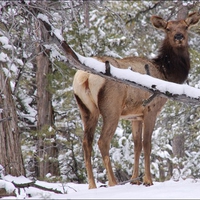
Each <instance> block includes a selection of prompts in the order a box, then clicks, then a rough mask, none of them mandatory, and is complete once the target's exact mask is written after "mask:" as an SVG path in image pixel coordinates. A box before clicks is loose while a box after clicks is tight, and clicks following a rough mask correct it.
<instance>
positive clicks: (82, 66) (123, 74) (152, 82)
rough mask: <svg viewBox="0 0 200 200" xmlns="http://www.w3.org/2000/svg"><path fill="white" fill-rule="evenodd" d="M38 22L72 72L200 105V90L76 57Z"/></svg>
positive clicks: (52, 31)
mask: <svg viewBox="0 0 200 200" xmlns="http://www.w3.org/2000/svg"><path fill="white" fill-rule="evenodd" d="M38 19H40V21H41V22H42V23H43V25H44V27H45V28H46V30H47V31H48V32H49V34H50V36H51V37H52V42H54V43H56V44H57V45H58V47H62V51H63V52H64V54H65V56H66V58H67V60H66V63H67V64H68V65H70V66H71V67H72V68H76V69H79V70H83V71H86V72H89V73H93V74H96V75H99V76H101V77H104V78H108V79H111V80H113V81H117V82H120V83H123V84H127V85H130V86H132V87H136V88H140V89H143V90H146V91H148V92H150V93H152V94H153V95H152V98H154V97H155V96H158V95H159V96H162V97H166V98H168V99H172V100H177V101H180V102H184V103H190V104H199V103H200V89H197V88H194V87H191V86H189V85H186V84H182V85H181V84H176V83H172V82H168V81H164V80H161V79H157V78H154V77H151V76H149V75H145V74H140V73H138V72H134V71H132V70H130V69H129V68H128V66H127V69H119V68H116V67H114V66H112V65H110V64H109V63H108V62H106V63H103V62H100V61H97V60H96V59H94V58H91V57H84V56H81V55H79V54H78V53H76V52H75V51H73V50H72V48H70V46H69V45H68V44H67V42H66V41H65V40H64V39H63V37H62V35H61V33H60V31H59V30H58V29H55V28H54V27H53V26H52V25H51V24H50V22H49V20H48V19H47V18H46V17H45V16H44V15H41V14H39V15H38ZM144 67H145V66H144ZM147 102H148V100H147Z"/></svg>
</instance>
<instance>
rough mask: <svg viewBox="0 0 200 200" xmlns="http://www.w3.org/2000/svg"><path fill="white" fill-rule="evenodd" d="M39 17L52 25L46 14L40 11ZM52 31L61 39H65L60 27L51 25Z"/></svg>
mask: <svg viewBox="0 0 200 200" xmlns="http://www.w3.org/2000/svg"><path fill="white" fill-rule="evenodd" d="M37 18H38V19H41V20H42V21H44V22H46V23H47V24H49V25H50V22H49V19H48V17H47V16H46V15H44V14H41V13H39V14H38V16H37ZM51 29H52V32H53V33H54V34H55V36H56V37H57V38H58V39H59V40H60V41H64V38H63V36H62V33H61V31H60V30H59V29H56V28H54V27H53V26H51Z"/></svg>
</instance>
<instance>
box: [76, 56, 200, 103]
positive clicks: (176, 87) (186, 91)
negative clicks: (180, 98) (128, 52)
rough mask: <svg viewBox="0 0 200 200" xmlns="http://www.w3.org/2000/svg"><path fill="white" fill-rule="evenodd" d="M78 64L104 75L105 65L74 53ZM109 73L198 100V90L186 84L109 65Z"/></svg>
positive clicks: (199, 96)
mask: <svg viewBox="0 0 200 200" xmlns="http://www.w3.org/2000/svg"><path fill="white" fill-rule="evenodd" d="M76 55H77V56H78V58H79V60H80V62H81V63H82V64H84V65H86V66H87V67H89V68H91V69H94V70H95V71H97V72H102V73H105V63H103V62H100V61H98V60H96V59H94V58H91V57H84V56H81V55H79V54H78V53H76ZM110 73H111V75H112V76H113V77H116V78H118V79H121V80H128V81H131V82H135V83H138V84H139V85H141V86H144V87H147V88H150V89H155V90H159V91H161V92H162V93H170V94H173V95H186V96H188V97H191V98H195V99H198V98H200V89H197V88H194V87H191V86H189V85H186V84H182V85H181V84H176V83H172V82H168V81H164V80H161V79H157V78H154V77H151V76H149V75H145V74H140V73H138V72H134V71H132V70H130V69H129V66H127V69H120V68H116V67H114V66H112V65H110Z"/></svg>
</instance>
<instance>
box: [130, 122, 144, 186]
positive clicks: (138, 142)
mask: <svg viewBox="0 0 200 200" xmlns="http://www.w3.org/2000/svg"><path fill="white" fill-rule="evenodd" d="M132 134H133V141H134V166H133V168H134V170H133V175H132V177H131V179H136V178H138V177H139V159H140V154H141V151H142V121H132ZM131 183H132V184H137V185H139V184H141V182H140V180H136V181H132V182H131Z"/></svg>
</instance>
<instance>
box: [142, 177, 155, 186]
mask: <svg viewBox="0 0 200 200" xmlns="http://www.w3.org/2000/svg"><path fill="white" fill-rule="evenodd" d="M143 185H145V186H147V187H148V186H151V185H153V182H152V180H151V179H147V178H146V177H145V176H144V181H143Z"/></svg>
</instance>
